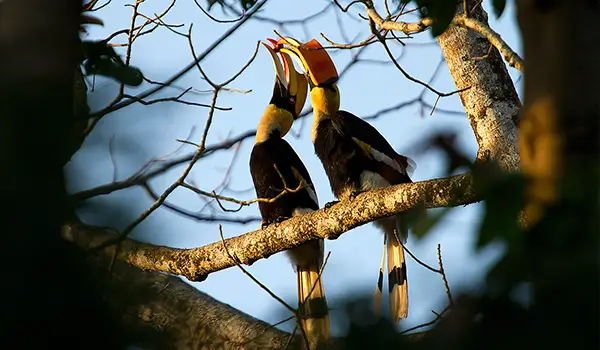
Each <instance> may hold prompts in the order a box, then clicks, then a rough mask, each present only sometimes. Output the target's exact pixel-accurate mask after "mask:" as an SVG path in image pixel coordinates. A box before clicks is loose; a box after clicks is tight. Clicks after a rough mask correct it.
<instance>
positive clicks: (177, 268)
mask: <svg viewBox="0 0 600 350" xmlns="http://www.w3.org/2000/svg"><path fill="white" fill-rule="evenodd" d="M477 200H478V198H477V197H476V195H475V192H474V188H473V185H472V177H471V175H470V174H463V175H455V176H451V177H448V178H443V179H435V180H428V181H421V182H414V183H410V184H402V185H396V186H391V187H386V188H382V189H378V190H374V191H369V192H365V193H363V194H360V195H358V196H357V197H356V198H355V199H354V200H352V201H342V202H340V203H338V204H335V205H333V206H332V207H330V208H328V209H320V210H317V211H314V212H311V213H308V214H306V215H302V216H297V217H293V218H291V219H289V220H286V221H284V222H282V223H279V224H272V225H269V226H268V227H266V228H265V229H264V230H263V229H259V230H257V231H253V232H249V233H246V234H243V235H241V236H238V237H234V238H229V239H227V240H226V243H227V247H228V249H229V251H230V252H231V253H232V254H233V255H234V256H236V257H237V258H238V259H239V261H240V262H241V263H242V264H246V265H251V264H252V263H253V262H254V261H256V260H259V259H262V258H266V257H269V256H271V255H273V254H275V253H277V252H280V251H283V250H287V249H291V248H295V247H297V246H299V245H301V244H303V243H306V242H308V241H310V240H314V239H319V238H327V239H336V238H337V237H339V236H340V235H341V234H342V233H344V232H346V231H348V230H350V229H352V228H355V227H358V226H361V225H364V224H366V223H368V222H371V221H374V220H376V219H380V218H383V217H387V216H391V215H393V214H396V213H399V212H402V211H406V210H408V209H410V208H414V207H417V206H419V207H424V208H434V207H443V206H457V205H465V204H469V203H473V202H475V201H477ZM114 240H115V235H114V234H108V233H107V234H106V235H99V236H98V237H97V239H95V243H94V245H93V246H94V247H96V249H94V248H92V249H94V250H95V251H97V250H99V249H100V248H101V247H107V246H108V245H110V244H111V243H112V242H114ZM114 248H115V247H112V248H109V249H114ZM118 256H119V258H121V259H124V260H126V261H128V262H129V263H131V264H133V265H136V266H138V267H140V268H142V269H145V270H155V271H163V272H168V273H173V274H177V275H182V276H186V277H187V278H188V279H190V280H192V281H201V280H204V279H205V278H206V277H207V275H208V274H209V273H211V272H215V271H219V270H222V269H225V268H229V267H232V266H234V265H233V263H232V262H231V260H230V259H229V258H228V256H227V254H226V252H225V251H224V250H223V247H222V245H221V243H220V242H217V243H213V244H210V245H207V246H204V247H200V248H193V249H175V248H169V247H164V246H154V245H151V244H147V243H141V242H137V241H134V240H130V239H128V240H125V241H123V242H122V243H121V244H120V250H119V253H118Z"/></svg>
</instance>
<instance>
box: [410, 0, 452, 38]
mask: <svg viewBox="0 0 600 350" xmlns="http://www.w3.org/2000/svg"><path fill="white" fill-rule="evenodd" d="M417 3H418V5H419V6H420V7H422V8H423V9H424V11H422V12H421V14H422V15H424V14H426V15H427V16H429V17H431V18H432V19H433V24H432V26H431V35H432V36H433V37H437V36H439V35H440V34H442V33H443V32H444V31H445V30H446V28H448V26H449V25H450V23H451V22H452V19H453V18H454V15H455V14H456V4H457V3H456V1H453V0H417Z"/></svg>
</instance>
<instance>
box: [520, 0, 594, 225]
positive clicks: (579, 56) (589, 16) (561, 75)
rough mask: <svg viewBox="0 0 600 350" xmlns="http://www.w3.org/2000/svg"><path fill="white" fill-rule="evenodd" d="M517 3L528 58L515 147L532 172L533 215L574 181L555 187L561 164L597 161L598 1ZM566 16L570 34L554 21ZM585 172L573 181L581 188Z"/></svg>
mask: <svg viewBox="0 0 600 350" xmlns="http://www.w3.org/2000/svg"><path fill="white" fill-rule="evenodd" d="M517 4H518V21H519V26H520V28H521V32H522V35H523V47H524V51H525V55H526V57H527V60H528V64H527V69H526V75H525V77H526V79H525V105H524V108H523V114H522V115H523V117H524V119H523V122H522V127H521V134H520V138H519V147H520V151H521V161H522V169H523V172H524V173H525V174H526V175H527V176H528V177H530V178H531V179H532V181H531V182H530V184H529V187H528V191H527V195H528V199H529V201H528V205H527V213H528V215H531V217H532V220H533V221H537V220H538V219H539V218H540V217H541V216H542V213H543V211H544V207H546V206H549V205H552V204H555V203H556V201H557V200H558V198H559V197H560V196H561V191H573V190H575V187H573V186H576V187H578V185H577V183H574V184H571V185H570V186H569V189H561V188H560V187H561V186H560V182H562V181H563V177H564V175H565V171H566V172H569V173H578V172H581V173H588V174H593V173H594V170H593V166H595V164H596V163H597V161H598V159H597V154H598V150H599V149H600V146H599V144H598V140H599V139H598V130H600V127H599V125H598V123H599V115H598V114H599V113H600V99H599V98H598V82H599V81H600V69H599V68H598V64H599V63H600V49H599V46H598V43H599V42H600V35H599V34H598V33H599V32H598V24H597V23H599V22H598V20H600V14H599V11H600V10H599V7H600V5H599V4H598V2H597V1H596V2H594V1H587V2H586V1H578V2H570V1H553V2H552V3H548V4H544V3H543V2H536V1H518V2H517ZM565 22H568V23H571V24H572V25H571V26H570V30H569V32H570V33H577V35H570V34H569V33H566V32H565V31H564V30H561V29H560V26H561V24H564V23H565ZM590 171H592V172H590ZM589 180H590V181H581V182H580V183H581V184H584V186H585V187H586V188H588V189H587V191H591V190H592V189H591V188H589V187H588V186H590V185H592V184H594V183H597V179H593V178H590V179H589ZM579 190H582V189H579ZM583 191H586V189H583ZM563 195H564V193H563Z"/></svg>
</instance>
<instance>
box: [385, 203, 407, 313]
mask: <svg viewBox="0 0 600 350" xmlns="http://www.w3.org/2000/svg"><path fill="white" fill-rule="evenodd" d="M400 220H401V219H400V216H399V215H398V216H397V217H396V221H397V223H396V227H402V226H404V227H405V225H401V223H399V222H398V221H400ZM406 234H407V232H406V231H404V232H395V230H394V231H391V230H390V231H386V232H385V235H386V242H387V256H388V287H389V293H390V310H391V313H392V321H393V322H394V323H397V322H398V321H399V320H400V319H402V318H406V317H408V283H407V279H406V259H405V257H404V248H403V246H402V244H400V241H399V240H398V238H400V239H402V240H404V239H403V237H406Z"/></svg>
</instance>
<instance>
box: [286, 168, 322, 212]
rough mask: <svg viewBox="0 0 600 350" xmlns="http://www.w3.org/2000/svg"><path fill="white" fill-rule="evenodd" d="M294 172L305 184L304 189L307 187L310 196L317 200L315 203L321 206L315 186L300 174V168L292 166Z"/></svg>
mask: <svg viewBox="0 0 600 350" xmlns="http://www.w3.org/2000/svg"><path fill="white" fill-rule="evenodd" d="M292 172H293V173H294V176H295V177H296V179H297V180H298V181H299V182H300V183H302V184H304V186H305V187H304V189H306V191H307V192H308V195H309V196H310V198H311V199H312V200H313V201H314V202H315V204H316V205H317V207H318V206H319V199H318V198H317V193H316V192H315V188H314V186H313V185H311V184H309V183H308V181H306V180H305V179H304V178H303V177H302V175H301V174H300V172H299V171H298V170H296V168H294V167H292Z"/></svg>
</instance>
